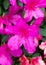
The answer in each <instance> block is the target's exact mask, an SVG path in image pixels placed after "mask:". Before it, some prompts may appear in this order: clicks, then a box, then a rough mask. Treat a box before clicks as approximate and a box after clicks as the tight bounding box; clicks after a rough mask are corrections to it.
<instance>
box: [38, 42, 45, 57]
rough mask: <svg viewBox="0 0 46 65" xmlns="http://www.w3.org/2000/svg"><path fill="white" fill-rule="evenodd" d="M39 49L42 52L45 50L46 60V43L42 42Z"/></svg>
mask: <svg viewBox="0 0 46 65" xmlns="http://www.w3.org/2000/svg"><path fill="white" fill-rule="evenodd" d="M39 48H40V49H41V50H44V57H45V58H46V41H45V42H42V43H41V44H40V45H39Z"/></svg>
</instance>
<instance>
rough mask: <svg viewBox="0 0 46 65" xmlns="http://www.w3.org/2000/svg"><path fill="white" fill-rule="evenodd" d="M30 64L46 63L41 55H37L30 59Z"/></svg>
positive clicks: (43, 64) (41, 64)
mask: <svg viewBox="0 0 46 65" xmlns="http://www.w3.org/2000/svg"><path fill="white" fill-rule="evenodd" d="M30 65H45V63H44V61H43V60H42V57H41V56H37V57H34V58H32V59H31V60H30Z"/></svg>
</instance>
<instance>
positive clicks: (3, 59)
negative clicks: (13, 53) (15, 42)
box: [0, 45, 12, 65]
mask: <svg viewBox="0 0 46 65" xmlns="http://www.w3.org/2000/svg"><path fill="white" fill-rule="evenodd" d="M0 64H1V65H11V64H12V59H11V57H10V54H9V52H8V50H7V49H6V45H3V46H1V47H0Z"/></svg>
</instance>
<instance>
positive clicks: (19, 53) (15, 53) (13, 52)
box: [10, 48, 22, 57]
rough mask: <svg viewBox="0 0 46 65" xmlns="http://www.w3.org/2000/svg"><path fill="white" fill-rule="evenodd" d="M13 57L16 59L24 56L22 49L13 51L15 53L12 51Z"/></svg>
mask: <svg viewBox="0 0 46 65" xmlns="http://www.w3.org/2000/svg"><path fill="white" fill-rule="evenodd" d="M10 53H11V55H12V56H14V57H19V56H21V55H22V49H21V48H19V49H18V50H13V51H10Z"/></svg>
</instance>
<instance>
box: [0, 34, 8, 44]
mask: <svg viewBox="0 0 46 65" xmlns="http://www.w3.org/2000/svg"><path fill="white" fill-rule="evenodd" d="M7 39H8V35H5V36H3V38H2V41H1V43H4V42H6V41H7Z"/></svg>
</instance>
